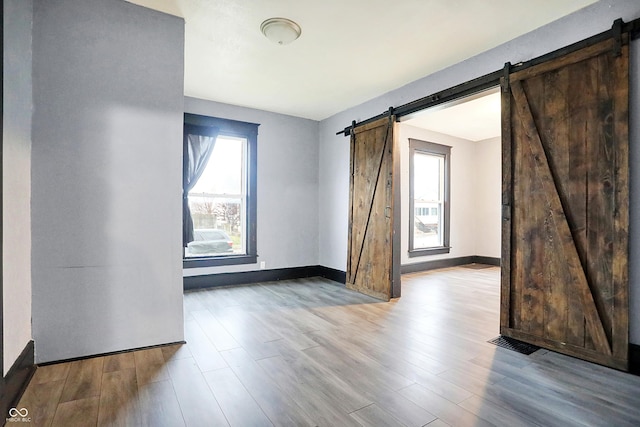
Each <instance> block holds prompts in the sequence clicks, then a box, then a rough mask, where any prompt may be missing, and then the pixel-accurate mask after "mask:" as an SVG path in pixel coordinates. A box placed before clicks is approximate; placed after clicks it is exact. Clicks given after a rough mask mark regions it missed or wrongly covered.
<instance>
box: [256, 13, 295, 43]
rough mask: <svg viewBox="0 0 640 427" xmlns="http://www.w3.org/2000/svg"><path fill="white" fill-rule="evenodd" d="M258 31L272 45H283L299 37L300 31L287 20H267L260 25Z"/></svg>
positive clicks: (293, 23)
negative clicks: (272, 43)
mask: <svg viewBox="0 0 640 427" xmlns="http://www.w3.org/2000/svg"><path fill="white" fill-rule="evenodd" d="M260 31H262V34H264V36H265V37H266V38H268V39H269V40H271V41H272V42H274V43H277V44H281V45H285V44H289V43H291V42H292V41H294V40H296V39H297V38H298V37H300V34H301V33H302V29H301V28H300V25H298V24H296V23H295V22H293V21H292V20H290V19H287V18H269V19H267V20H266V21H264V22H263V23H262V25H260Z"/></svg>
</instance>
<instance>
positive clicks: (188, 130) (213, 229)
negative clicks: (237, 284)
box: [183, 114, 258, 268]
mask: <svg viewBox="0 0 640 427" xmlns="http://www.w3.org/2000/svg"><path fill="white" fill-rule="evenodd" d="M184 120H185V125H184V141H183V143H184V147H183V148H184V152H183V155H184V162H183V165H184V173H183V192H185V193H186V196H187V197H186V199H185V200H183V211H184V214H183V236H184V239H183V240H184V241H183V245H184V262H183V265H184V267H187V268H189V267H206V266H219V265H231V264H251V263H255V262H256V260H257V253H256V205H257V203H256V200H257V199H256V186H257V180H256V165H257V134H258V125H257V124H253V123H244V122H238V121H234V120H226V119H219V118H215V117H206V116H199V115H195V114H185V118H184ZM187 207H188V209H187Z"/></svg>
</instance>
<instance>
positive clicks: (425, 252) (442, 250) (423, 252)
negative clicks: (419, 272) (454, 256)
mask: <svg viewBox="0 0 640 427" xmlns="http://www.w3.org/2000/svg"><path fill="white" fill-rule="evenodd" d="M450 251H451V247H450V246H439V247H437V248H429V249H414V250H411V251H409V258H417V257H420V256H429V255H440V254H448V253H449V252H450Z"/></svg>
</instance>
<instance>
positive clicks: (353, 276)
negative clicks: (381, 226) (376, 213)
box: [347, 111, 394, 283]
mask: <svg viewBox="0 0 640 427" xmlns="http://www.w3.org/2000/svg"><path fill="white" fill-rule="evenodd" d="M393 120H394V116H393V115H392V114H391V111H390V114H389V122H388V123H387V130H386V132H385V136H384V145H383V146H382V151H381V153H380V161H379V162H378V168H377V169H378V173H377V174H376V181H375V183H374V184H373V186H372V188H371V198H370V203H369V212H368V214H367V221H366V223H365V227H364V232H363V233H362V241H361V242H360V249H359V250H358V258H357V260H356V267H355V269H352V274H351V277H350V278H348V280H347V282H349V283H356V278H357V276H358V270H359V268H360V260H361V259H362V251H363V250H364V244H365V241H366V239H367V231H368V230H369V222H370V221H371V213H372V211H373V204H374V201H375V197H376V189H377V188H378V182H379V181H380V174H381V171H382V164H383V162H384V157H385V155H386V152H387V146H388V143H389V134H390V133H391V132H390V131H391V127H392V126H393ZM352 132H353V135H354V138H355V129H353V130H352ZM349 279H350V280H349Z"/></svg>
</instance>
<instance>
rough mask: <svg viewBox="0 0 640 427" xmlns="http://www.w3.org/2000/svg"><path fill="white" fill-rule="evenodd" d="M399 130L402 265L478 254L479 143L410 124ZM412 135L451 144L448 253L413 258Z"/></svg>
mask: <svg viewBox="0 0 640 427" xmlns="http://www.w3.org/2000/svg"><path fill="white" fill-rule="evenodd" d="M397 129H398V138H399V142H400V165H401V174H400V183H401V184H400V185H401V190H400V192H401V194H402V203H401V209H400V210H401V213H402V221H401V229H402V235H401V238H400V241H401V248H402V249H401V251H402V252H401V254H400V257H401V264H402V265H405V264H415V263H421V262H426V261H433V260H437V259H445V258H457V257H464V256H472V255H477V254H476V253H475V250H476V248H475V246H476V244H475V233H476V219H475V213H474V208H475V203H476V199H475V191H476V179H475V177H476V169H477V168H476V165H475V159H474V155H475V148H476V147H475V145H474V144H475V143H474V142H472V141H468V140H466V139H462V138H456V137H454V136H450V135H444V134H441V133H438V132H433V131H429V130H425V129H420V128H417V127H413V126H409V125H406V124H400V125H399V126H398V127H397ZM409 138H413V139H419V140H422V141H427V142H435V143H436V144H442V145H447V146H449V147H451V184H450V185H451V211H450V212H451V226H450V233H451V235H450V245H451V251H450V252H449V253H448V254H440V255H429V256H421V257H414V258H409V254H408V250H409V214H410V211H409V181H410V177H409Z"/></svg>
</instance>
